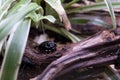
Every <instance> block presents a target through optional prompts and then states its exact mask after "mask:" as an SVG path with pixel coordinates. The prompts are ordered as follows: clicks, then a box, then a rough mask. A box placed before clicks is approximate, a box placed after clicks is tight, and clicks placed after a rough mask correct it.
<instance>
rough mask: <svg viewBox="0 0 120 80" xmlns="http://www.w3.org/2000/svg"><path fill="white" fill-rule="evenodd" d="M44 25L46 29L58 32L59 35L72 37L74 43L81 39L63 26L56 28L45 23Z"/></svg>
mask: <svg viewBox="0 0 120 80" xmlns="http://www.w3.org/2000/svg"><path fill="white" fill-rule="evenodd" d="M44 26H45V28H46V29H48V30H51V31H53V32H55V33H58V34H59V35H62V36H64V37H65V38H67V39H70V40H71V41H72V42H74V43H76V42H78V41H80V39H79V38H78V37H77V36H75V35H74V34H72V33H70V32H69V31H67V30H65V29H63V28H55V27H52V26H48V25H44Z"/></svg>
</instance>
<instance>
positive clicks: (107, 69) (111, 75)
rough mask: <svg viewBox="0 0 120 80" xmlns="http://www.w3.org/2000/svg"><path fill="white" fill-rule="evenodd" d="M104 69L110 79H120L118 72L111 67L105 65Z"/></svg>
mask: <svg viewBox="0 0 120 80" xmlns="http://www.w3.org/2000/svg"><path fill="white" fill-rule="evenodd" d="M104 71H105V73H106V74H107V75H108V77H109V78H110V79H111V80H120V74H117V73H116V72H115V71H114V70H113V69H112V68H111V67H109V66H106V67H105V70H104Z"/></svg>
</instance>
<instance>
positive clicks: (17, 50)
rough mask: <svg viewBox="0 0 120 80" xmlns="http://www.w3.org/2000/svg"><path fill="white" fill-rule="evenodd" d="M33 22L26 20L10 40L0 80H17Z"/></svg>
mask: <svg viewBox="0 0 120 80" xmlns="http://www.w3.org/2000/svg"><path fill="white" fill-rule="evenodd" d="M30 22H31V20H24V22H23V23H22V24H21V26H20V27H18V28H17V30H16V32H15V33H14V34H13V35H11V36H10V38H9V40H8V45H7V49H6V52H5V57H4V60H3V64H2V69H1V74H0V80H16V78H17V75H18V70H19V67H20V64H21V59H22V56H23V53H24V49H25V45H26V42H27V38H28V33H29V29H30Z"/></svg>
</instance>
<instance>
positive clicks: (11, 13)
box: [0, 0, 70, 80]
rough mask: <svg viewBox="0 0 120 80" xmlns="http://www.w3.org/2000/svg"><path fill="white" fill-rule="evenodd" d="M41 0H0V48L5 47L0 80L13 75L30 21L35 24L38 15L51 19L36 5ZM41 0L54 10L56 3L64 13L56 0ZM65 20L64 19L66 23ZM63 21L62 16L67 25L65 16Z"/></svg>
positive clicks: (15, 75) (15, 76)
mask: <svg viewBox="0 0 120 80" xmlns="http://www.w3.org/2000/svg"><path fill="white" fill-rule="evenodd" d="M41 1H42V0H33V1H31V0H19V1H18V0H0V52H2V51H3V50H5V52H4V54H3V55H4V59H3V63H2V67H1V70H0V80H16V79H17V75H18V70H19V67H20V64H21V60H22V57H23V53H24V50H25V46H26V42H27V39H28V34H29V31H30V27H31V21H33V22H34V23H35V24H38V23H39V22H40V20H42V19H47V20H48V21H50V22H55V18H54V17H53V16H51V15H47V16H43V14H44V10H43V8H42V7H41V6H40V5H39V4H40V2H41ZM45 2H46V3H48V4H49V5H50V6H51V7H52V8H53V9H55V10H56V8H55V5H56V6H57V7H60V8H61V10H62V11H63V14H65V11H64V9H63V7H62V5H61V2H60V0H57V2H56V1H55V0H45ZM53 3H55V4H53ZM56 11H57V12H58V14H59V16H60V19H61V20H63V16H64V15H61V13H60V11H58V10H56ZM65 16H66V14H65ZM65 21H67V24H66V23H65ZM65 21H64V20H63V22H64V24H65V26H66V28H67V29H69V28H70V22H69V20H68V19H67V16H66V18H65ZM6 76H7V77H6Z"/></svg>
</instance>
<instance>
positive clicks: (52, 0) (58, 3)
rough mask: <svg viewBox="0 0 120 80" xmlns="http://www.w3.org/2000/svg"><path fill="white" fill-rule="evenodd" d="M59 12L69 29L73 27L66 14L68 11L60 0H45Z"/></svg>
mask: <svg viewBox="0 0 120 80" xmlns="http://www.w3.org/2000/svg"><path fill="white" fill-rule="evenodd" d="M45 1H46V2H47V3H48V4H49V5H50V6H51V7H52V8H53V9H54V10H55V11H56V12H57V13H58V14H59V17H60V20H61V21H63V23H64V25H65V28H66V29H67V30H69V29H71V23H70V21H69V19H68V17H67V15H66V12H65V10H64V8H63V6H62V4H61V1H60V0H45Z"/></svg>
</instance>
